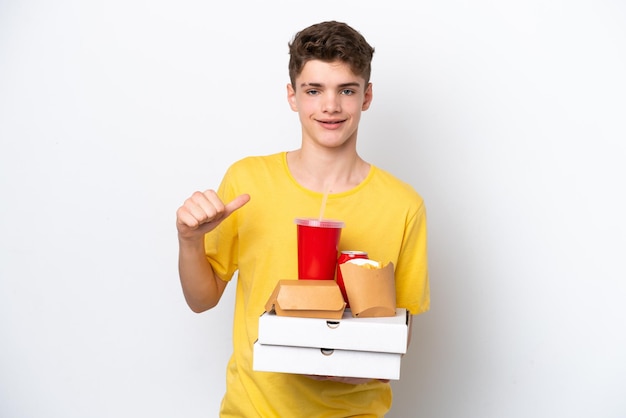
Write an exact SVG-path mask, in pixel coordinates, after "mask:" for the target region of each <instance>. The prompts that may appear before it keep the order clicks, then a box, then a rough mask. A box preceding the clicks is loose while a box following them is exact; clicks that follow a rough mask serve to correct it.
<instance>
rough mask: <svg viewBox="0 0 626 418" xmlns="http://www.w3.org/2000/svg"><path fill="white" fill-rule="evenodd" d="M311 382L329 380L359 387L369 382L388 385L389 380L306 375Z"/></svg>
mask: <svg viewBox="0 0 626 418" xmlns="http://www.w3.org/2000/svg"><path fill="white" fill-rule="evenodd" d="M306 376H307V377H308V378H310V379H313V380H330V381H332V382H340V383H347V384H350V385H361V384H363V383H367V382H371V381H372V380H378V381H379V382H382V383H389V379H368V378H363V377H342V376H320V375H316V374H309V375H306Z"/></svg>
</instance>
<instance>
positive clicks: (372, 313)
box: [339, 259, 396, 318]
mask: <svg viewBox="0 0 626 418" xmlns="http://www.w3.org/2000/svg"><path fill="white" fill-rule="evenodd" d="M369 261H370V260H366V259H354V260H350V261H348V262H346V263H343V264H340V266H339V268H340V269H341V275H342V277H343V283H344V286H345V288H346V294H347V295H348V300H349V301H350V309H351V312H352V314H353V315H354V316H355V317H359V318H366V317H383V316H393V315H394V313H395V308H396V284H395V276H394V267H393V263H388V264H387V265H386V266H384V267H383V268H377V269H370V268H366V267H365V266H362V265H360V263H366V262H369Z"/></svg>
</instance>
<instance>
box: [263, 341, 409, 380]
mask: <svg viewBox="0 0 626 418" xmlns="http://www.w3.org/2000/svg"><path fill="white" fill-rule="evenodd" d="M253 350H254V363H253V368H254V370H255V371H261V372H280V373H295V374H307V375H319V376H340V377H360V378H369V379H389V380H399V379H400V365H401V360H402V354H398V353H378V352H372V351H352V350H338V349H326V348H314V347H290V346H284V345H265V344H260V343H259V342H258V341H257V342H255V343H254V348H253Z"/></svg>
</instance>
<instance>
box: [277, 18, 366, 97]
mask: <svg viewBox="0 0 626 418" xmlns="http://www.w3.org/2000/svg"><path fill="white" fill-rule="evenodd" d="M289 55H290V57H289V78H290V80H291V85H292V86H293V88H294V89H295V88H296V85H295V81H296V77H297V76H298V75H300V73H301V72H302V69H303V68H304V65H305V64H306V63H307V62H308V61H311V60H320V61H324V62H333V61H342V62H344V63H346V64H348V65H349V66H350V69H351V70H352V72H353V73H354V74H356V75H358V76H361V77H363V78H364V79H365V84H367V83H369V80H370V74H371V72H372V57H373V56H374V48H373V47H372V46H371V45H370V44H368V43H367V41H366V40H365V38H364V37H363V35H361V34H360V33H359V32H357V31H356V30H354V29H353V28H352V27H350V26H348V25H347V24H345V23H342V22H336V21H328V22H322V23H317V24H314V25H312V26H309V27H308V28H305V29H303V30H301V31H300V32H298V33H296V35H295V37H294V38H293V40H292V41H291V42H290V43H289Z"/></svg>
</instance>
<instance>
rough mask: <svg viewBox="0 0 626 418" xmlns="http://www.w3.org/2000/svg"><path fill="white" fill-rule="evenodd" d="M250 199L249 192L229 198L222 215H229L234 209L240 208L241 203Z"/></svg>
mask: <svg viewBox="0 0 626 418" xmlns="http://www.w3.org/2000/svg"><path fill="white" fill-rule="evenodd" d="M249 201H250V195H249V194H242V195H239V196H237V197H236V198H234V199H233V200H231V201H230V202H228V203H227V204H226V206H225V207H224V217H226V216H230V214H232V213H233V212H234V211H236V210H237V209H240V208H241V207H242V206H243V205H245V204H246V203H248V202H249Z"/></svg>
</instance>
